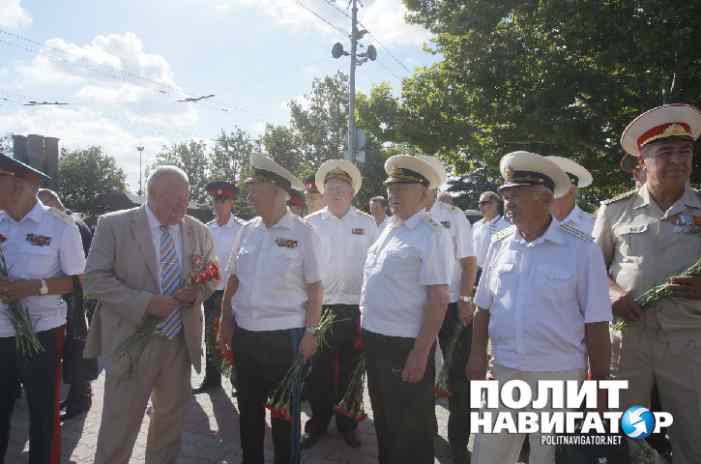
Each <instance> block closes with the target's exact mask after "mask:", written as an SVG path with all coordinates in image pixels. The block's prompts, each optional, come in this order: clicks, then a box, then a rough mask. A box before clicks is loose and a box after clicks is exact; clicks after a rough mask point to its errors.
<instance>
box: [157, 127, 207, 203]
mask: <svg viewBox="0 0 701 464" xmlns="http://www.w3.org/2000/svg"><path fill="white" fill-rule="evenodd" d="M166 164H169V165H174V166H177V167H179V168H180V169H182V170H183V171H185V173H186V174H187V176H188V177H189V179H190V201H192V202H195V203H199V204H204V203H206V202H207V191H206V189H205V187H206V185H207V183H208V182H209V171H210V169H209V168H210V152H209V148H208V147H207V144H206V143H205V142H204V141H197V140H190V141H189V142H184V143H176V144H173V145H170V146H164V147H163V148H162V149H161V151H160V153H158V154H157V155H156V159H155V160H154V161H153V163H151V165H150V166H149V168H150V169H149V170H151V169H153V168H154V167H156V166H161V165H166Z"/></svg>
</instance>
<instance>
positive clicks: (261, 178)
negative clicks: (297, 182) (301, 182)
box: [253, 168, 292, 191]
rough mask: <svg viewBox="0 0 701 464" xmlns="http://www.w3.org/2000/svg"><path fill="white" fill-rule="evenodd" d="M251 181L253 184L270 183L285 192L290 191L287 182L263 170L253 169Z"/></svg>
mask: <svg viewBox="0 0 701 464" xmlns="http://www.w3.org/2000/svg"><path fill="white" fill-rule="evenodd" d="M253 180H254V181H255V182H270V183H271V184H275V185H277V186H278V187H280V188H283V189H285V190H287V191H290V190H291V189H292V183H291V182H290V181H289V180H287V179H285V178H284V177H282V176H280V175H278V174H275V173H274V172H271V171H266V170H263V169H255V168H254V169H253Z"/></svg>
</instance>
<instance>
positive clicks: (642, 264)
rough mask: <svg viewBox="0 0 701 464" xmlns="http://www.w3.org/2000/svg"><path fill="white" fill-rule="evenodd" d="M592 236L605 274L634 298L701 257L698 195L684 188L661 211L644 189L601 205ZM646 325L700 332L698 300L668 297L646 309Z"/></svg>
mask: <svg viewBox="0 0 701 464" xmlns="http://www.w3.org/2000/svg"><path fill="white" fill-rule="evenodd" d="M592 235H593V236H594V239H595V240H596V242H597V243H598V244H599V246H600V247H601V249H602V250H603V253H604V261H605V263H606V266H607V268H608V273H609V276H610V277H611V278H612V279H613V280H614V281H615V282H616V283H617V284H618V285H619V286H620V287H621V288H623V289H624V290H626V291H629V292H632V296H633V297H634V298H637V297H638V296H640V295H641V294H642V293H643V292H644V291H645V290H647V289H648V288H650V287H652V286H653V285H655V284H657V283H660V282H663V281H665V280H666V279H667V278H668V277H670V276H671V275H675V274H678V273H680V272H682V271H684V270H686V269H687V268H688V267H689V266H690V265H691V264H693V263H694V262H696V260H698V259H699V258H701V193H699V192H698V191H696V190H694V189H692V188H691V187H690V186H688V185H687V188H686V190H685V192H684V195H683V196H682V197H681V198H680V199H679V200H677V202H676V203H674V205H672V206H671V207H670V208H669V209H668V210H667V211H662V210H661V209H660V207H659V206H658V205H657V203H655V201H654V200H653V199H652V197H651V196H650V193H649V192H648V189H647V186H645V185H643V186H642V187H641V188H640V189H639V190H638V191H632V192H629V193H628V194H624V195H621V196H619V197H617V198H614V199H612V200H608V201H605V202H603V203H602V206H601V208H600V209H599V210H598V212H597V214H596V221H595V223H594V231H593V233H592ZM644 323H645V324H647V325H649V326H653V327H657V328H661V329H664V330H670V329H682V328H701V301H699V300H690V299H686V298H667V299H665V300H663V301H660V302H659V303H657V304H656V305H654V306H652V307H650V308H649V310H648V311H646V314H645V315H644Z"/></svg>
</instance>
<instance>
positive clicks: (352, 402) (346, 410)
mask: <svg viewBox="0 0 701 464" xmlns="http://www.w3.org/2000/svg"><path fill="white" fill-rule="evenodd" d="M364 385H365V355H363V354H361V355H360V356H359V357H358V360H357V361H356V363H355V367H354V368H353V374H352V375H351V379H350V382H349V383H348V389H347V390H346V393H345V394H344V395H343V398H341V401H339V402H338V404H337V405H336V407H335V410H336V412H337V413H339V414H342V415H344V416H346V417H349V418H351V419H352V420H353V421H355V422H361V421H362V420H364V419H365V418H366V417H367V414H366V413H365V407H364V405H363V386H364Z"/></svg>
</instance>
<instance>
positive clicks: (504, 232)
mask: <svg viewBox="0 0 701 464" xmlns="http://www.w3.org/2000/svg"><path fill="white" fill-rule="evenodd" d="M515 230H516V226H514V225H511V226H509V227H507V228H506V229H501V230H500V231H499V232H497V233H496V234H494V235H493V236H492V240H493V241H495V242H498V241H499V240H503V239H505V238H506V237H508V236H509V235H511V234H513V233H514V231H515Z"/></svg>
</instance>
